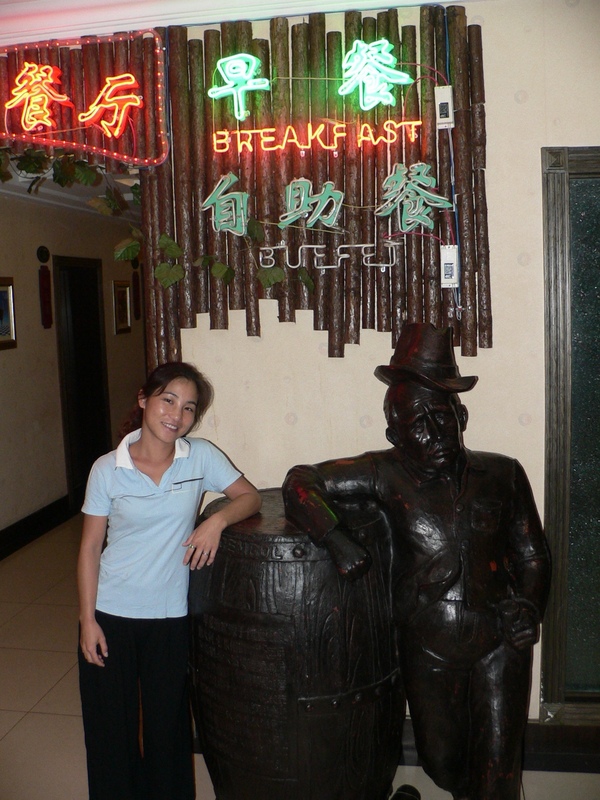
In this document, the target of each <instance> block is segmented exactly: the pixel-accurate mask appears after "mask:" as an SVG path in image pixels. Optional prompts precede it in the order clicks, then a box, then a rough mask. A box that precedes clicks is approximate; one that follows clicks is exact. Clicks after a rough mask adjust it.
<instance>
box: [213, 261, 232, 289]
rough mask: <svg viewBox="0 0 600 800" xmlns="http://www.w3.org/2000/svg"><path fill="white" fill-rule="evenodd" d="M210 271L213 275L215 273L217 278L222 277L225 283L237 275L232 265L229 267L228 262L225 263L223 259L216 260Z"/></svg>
mask: <svg viewBox="0 0 600 800" xmlns="http://www.w3.org/2000/svg"><path fill="white" fill-rule="evenodd" d="M210 272H211V275H214V277H215V278H220V279H221V280H222V281H223V283H225V284H227V283H230V282H231V280H232V278H233V277H234V275H235V272H234V271H233V270H232V269H231V267H228V266H227V264H223V262H222V261H215V263H214V264H213V265H212V267H211V268H210Z"/></svg>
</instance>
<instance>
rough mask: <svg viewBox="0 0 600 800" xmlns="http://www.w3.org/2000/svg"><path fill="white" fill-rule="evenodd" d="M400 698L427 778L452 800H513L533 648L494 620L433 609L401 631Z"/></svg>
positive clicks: (450, 607)
mask: <svg viewBox="0 0 600 800" xmlns="http://www.w3.org/2000/svg"><path fill="white" fill-rule="evenodd" d="M400 648H401V658H402V670H403V676H404V681H405V687H406V695H407V699H408V704H409V708H410V714H411V719H412V723H413V728H414V732H415V743H416V746H417V752H418V753H419V756H420V757H421V760H422V763H423V768H424V769H425V772H427V773H428V775H429V776H430V777H431V778H432V779H433V780H434V781H435V783H436V784H437V785H438V786H440V787H441V788H443V789H446V791H448V792H452V796H453V797H454V798H457V800H518V799H519V796H520V778H521V752H522V746H523V736H524V734H525V725H526V723H527V708H528V703H529V689H530V680H531V650H532V648H531V647H528V648H526V649H525V650H523V651H517V650H515V649H514V648H513V647H512V646H511V645H510V644H508V643H507V642H505V641H504V640H503V637H502V634H501V631H500V626H499V623H498V619H497V616H496V613H495V612H494V611H493V610H490V612H473V611H468V610H467V609H466V608H465V606H464V605H463V603H461V602H444V601H439V602H438V603H435V604H434V605H433V606H431V607H430V608H429V609H427V610H426V611H424V612H423V613H422V614H419V616H418V617H417V618H416V619H415V621H414V622H413V623H412V625H409V626H407V627H406V628H404V629H403V631H402V634H401V641H400Z"/></svg>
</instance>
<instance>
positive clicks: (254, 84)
mask: <svg viewBox="0 0 600 800" xmlns="http://www.w3.org/2000/svg"><path fill="white" fill-rule="evenodd" d="M260 68H261V63H260V59H258V58H256V56H251V55H249V54H248V53H237V54H236V55H234V56H228V57H227V58H221V59H219V61H217V69H218V70H219V72H220V73H221V75H222V77H223V80H224V81H225V83H226V84H227V85H226V86H213V87H212V88H210V89H209V90H208V96H209V97H210V98H212V99H213V100H220V99H221V98H222V97H229V95H232V96H233V109H234V114H235V117H236V119H239V120H240V121H243V120H245V119H246V117H248V116H249V115H250V111H248V109H247V108H246V92H254V91H257V90H261V91H267V90H268V89H270V88H271V82H270V81H269V80H268V78H256V77H255V75H256V74H257V72H259V71H260Z"/></svg>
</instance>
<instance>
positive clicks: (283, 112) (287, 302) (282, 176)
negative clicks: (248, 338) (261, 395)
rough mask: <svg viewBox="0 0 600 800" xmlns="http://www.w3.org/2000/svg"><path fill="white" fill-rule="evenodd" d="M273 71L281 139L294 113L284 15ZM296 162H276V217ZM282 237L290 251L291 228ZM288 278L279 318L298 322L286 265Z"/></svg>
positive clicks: (276, 23) (275, 23)
mask: <svg viewBox="0 0 600 800" xmlns="http://www.w3.org/2000/svg"><path fill="white" fill-rule="evenodd" d="M270 29H271V72H272V94H273V127H274V128H275V134H274V135H275V136H276V137H277V140H278V141H281V140H282V139H283V135H284V131H285V129H286V127H287V125H288V124H289V120H290V113H291V97H290V54H289V24H288V20H287V19H286V18H284V17H275V18H274V19H272V20H271V25H270ZM291 165H292V162H291V159H290V158H282V159H281V160H277V161H276V164H275V167H276V168H275V182H274V183H275V192H276V194H277V205H276V212H275V219H279V217H280V215H281V214H283V213H284V212H285V199H284V198H285V187H286V186H287V185H288V184H289V183H290V182H291V180H292V179H293V172H292V166H291ZM280 239H281V241H282V242H283V243H284V244H286V245H287V246H288V251H289V249H290V247H291V245H292V243H293V239H292V236H291V234H290V231H289V230H283V231H282V232H281V236H280ZM276 263H277V265H278V266H280V267H282V268H284V261H283V257H282V256H281V255H280V254H279V253H278V254H277V256H276ZM284 272H285V278H284V280H283V283H281V284H280V285H279V287H278V301H279V320H280V322H294V321H295V318H296V315H295V308H294V291H293V282H292V281H293V278H294V276H292V275H291V274H290V272H291V270H288V269H286V268H284Z"/></svg>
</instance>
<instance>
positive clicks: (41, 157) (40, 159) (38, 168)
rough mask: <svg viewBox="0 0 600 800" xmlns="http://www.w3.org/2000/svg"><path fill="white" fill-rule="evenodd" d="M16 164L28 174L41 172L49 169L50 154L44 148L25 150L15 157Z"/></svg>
mask: <svg viewBox="0 0 600 800" xmlns="http://www.w3.org/2000/svg"><path fill="white" fill-rule="evenodd" d="M15 165H16V168H17V169H18V170H20V171H21V172H25V173H26V174H27V175H35V174H36V173H38V174H39V173H42V172H46V170H47V169H48V166H49V165H48V156H47V155H46V153H45V152H44V151H43V150H25V152H24V153H21V155H19V156H17V157H16V158H15Z"/></svg>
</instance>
